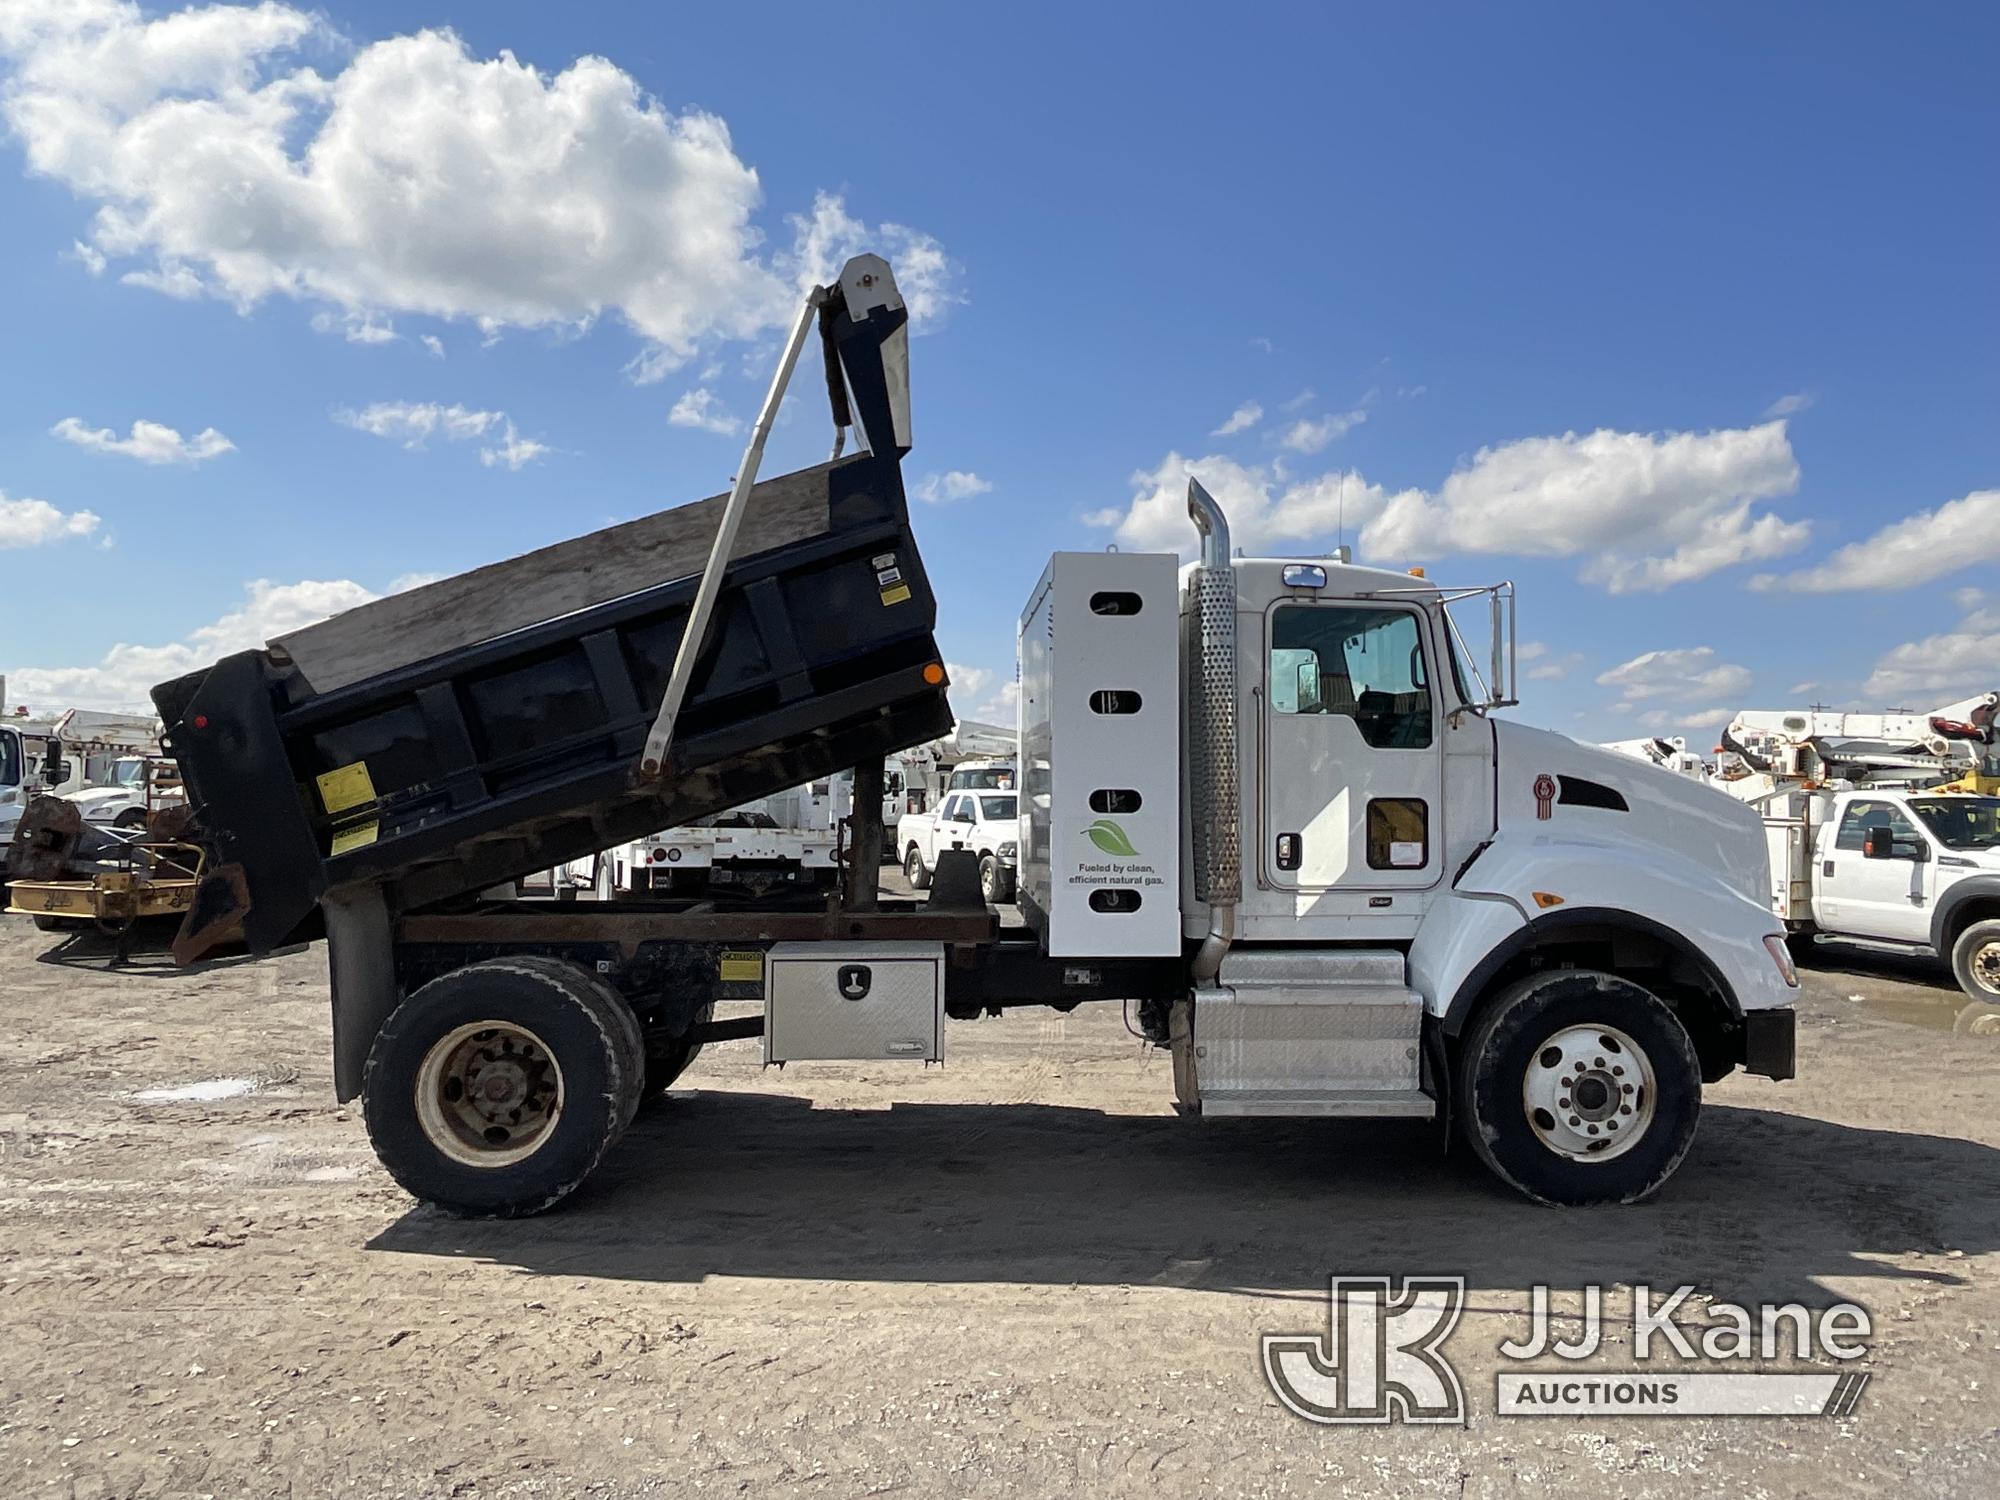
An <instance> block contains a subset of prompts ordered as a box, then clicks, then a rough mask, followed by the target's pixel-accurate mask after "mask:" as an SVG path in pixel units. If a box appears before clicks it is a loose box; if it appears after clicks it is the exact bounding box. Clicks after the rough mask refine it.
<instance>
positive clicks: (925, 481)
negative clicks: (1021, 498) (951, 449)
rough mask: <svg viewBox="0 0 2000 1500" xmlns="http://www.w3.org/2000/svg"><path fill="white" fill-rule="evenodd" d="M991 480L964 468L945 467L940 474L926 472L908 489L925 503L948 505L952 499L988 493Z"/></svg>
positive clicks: (963, 498) (991, 485) (964, 498)
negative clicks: (914, 485)
mask: <svg viewBox="0 0 2000 1500" xmlns="http://www.w3.org/2000/svg"><path fill="white" fill-rule="evenodd" d="M992 489H993V483H992V481H991V480H987V479H981V478H980V477H979V476H978V475H977V474H972V473H968V472H967V471H966V470H964V469H947V470H945V472H944V473H942V474H926V475H924V477H923V478H922V479H919V480H918V481H917V483H916V487H915V488H914V489H912V490H911V491H910V493H911V494H913V495H915V496H916V497H917V498H918V499H919V500H921V501H923V502H924V503H925V504H926V505H949V504H951V502H952V501H954V500H970V499H971V498H972V497H973V496H974V495H985V494H990V493H991V492H992Z"/></svg>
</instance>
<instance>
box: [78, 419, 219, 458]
mask: <svg viewBox="0 0 2000 1500" xmlns="http://www.w3.org/2000/svg"><path fill="white" fill-rule="evenodd" d="M49 435H50V436H51V437H59V438H61V439H62V440H63V441H64V442H66V443H75V444H76V445H77V446H78V447H79V448H89V449H92V450H93V451H95V452H98V453H122V454H123V455H124V456H125V457H127V458H136V459H138V460H139V462H141V463H145V464H198V463H203V462H206V461H207V460H208V459H211V458H220V457H221V456H222V455H223V454H225V453H228V452H231V451H232V450H234V448H235V447H236V445H235V444H234V443H232V442H230V441H229V439H228V438H226V437H224V436H223V435H222V434H221V433H219V432H217V431H216V430H215V429H214V428H213V427H204V428H203V429H202V430H201V431H200V432H197V433H196V434H195V435H194V436H193V437H190V438H184V437H182V436H181V435H180V433H179V432H178V431H177V430H175V429H174V428H172V427H168V426H166V425H164V424H163V423H159V422H148V421H145V420H143V419H141V420H139V421H136V422H134V423H133V424H132V430H131V432H130V433H129V434H128V435H127V436H125V437H122V438H121V437H120V436H118V434H117V432H116V431H115V430H113V429H112V428H109V427H86V426H85V425H84V424H83V421H82V419H81V418H79V417H64V418H63V419H62V420H61V421H60V422H58V423H56V425H55V426H53V427H51V428H50V429H49Z"/></svg>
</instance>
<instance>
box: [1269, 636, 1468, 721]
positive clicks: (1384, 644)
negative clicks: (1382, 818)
mask: <svg viewBox="0 0 2000 1500" xmlns="http://www.w3.org/2000/svg"><path fill="white" fill-rule="evenodd" d="M1270 694H1271V709H1272V712H1274V713H1281V714H1339V715H1341V716H1343V717H1345V718H1349V719H1352V720H1353V721H1354V724H1355V727H1356V728H1357V729H1359V730H1360V731H1361V738H1362V739H1363V740H1364V741H1366V742H1367V743H1368V744H1369V745H1371V746H1373V747H1374V748H1375V749H1377V750H1422V749H1425V748H1427V747H1428V746H1429V745H1430V743H1431V730H1432V725H1431V687H1430V671H1429V663H1428V662H1427V661H1426V660H1425V658H1424V647H1423V633H1422V631H1421V629H1420V628H1419V626H1418V623H1417V616H1416V615H1415V614H1414V613H1413V612H1412V611H1410V610H1407V609H1367V608H1359V607H1354V606H1349V605H1340V604H1286V605H1281V606H1280V607H1279V608H1278V609H1276V610H1274V611H1273V612H1272V615H1271V665H1270Z"/></svg>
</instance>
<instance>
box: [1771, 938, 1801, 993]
mask: <svg viewBox="0 0 2000 1500" xmlns="http://www.w3.org/2000/svg"><path fill="white" fill-rule="evenodd" d="M1764 948H1765V950H1766V951H1767V952H1769V953H1770V955H1771V962H1772V963H1774V964H1776V965H1777V966H1778V973H1779V974H1780V975H1782V976H1783V978H1784V981H1785V983H1786V984H1787V985H1788V986H1789V987H1791V988H1792V989H1797V988H1798V987H1799V971H1798V967H1797V966H1796V965H1795V964H1793V962H1792V950H1791V949H1790V948H1787V947H1786V946H1785V935H1784V934H1783V933H1782V932H1774V933H1772V934H1771V935H1770V936H1769V937H1767V938H1765V939H1764Z"/></svg>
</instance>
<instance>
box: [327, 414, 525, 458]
mask: <svg viewBox="0 0 2000 1500" xmlns="http://www.w3.org/2000/svg"><path fill="white" fill-rule="evenodd" d="M333 419H334V421H336V422H338V423H340V424H341V426H343V427H352V428H353V429H354V430H355V431H356V432H365V433H368V434H369V435H370V436H372V437H379V438H387V439H389V440H390V441H392V442H398V443H401V444H402V445H403V446H404V447H405V448H409V449H412V450H415V449H418V448H421V447H423V446H424V444H425V443H426V442H428V441H429V440H430V439H431V438H433V437H441V438H443V439H444V440H445V441H446V442H448V443H463V442H470V441H473V440H475V439H483V438H486V437H487V436H488V435H489V434H490V435H491V436H492V439H493V440H492V442H490V443H488V444H487V445H486V446H484V447H482V448H481V449H480V450H479V461H480V462H481V463H482V464H484V465H486V466H487V467H488V468H495V467H498V468H504V469H517V470H518V469H520V468H522V467H524V466H525V465H527V464H530V463H533V462H534V461H535V460H536V459H538V458H540V457H541V456H542V455H543V454H544V453H549V452H553V451H554V450H553V449H551V448H550V447H549V445H548V444H546V443H538V442H536V441H534V440H533V439H532V438H524V437H522V436H521V434H520V432H519V431H518V430H517V429H516V428H515V426H514V421H513V418H511V417H509V416H508V415H507V413H505V412H504V411H474V410H472V409H471V408H469V407H464V406H459V405H457V404H456V403H454V404H453V405H451V406H446V405H444V404H442V403H441V402H437V401H377V402H375V403H374V404H373V405H372V406H365V407H363V408H362V409H361V410H359V411H350V410H347V409H345V408H342V409H340V410H337V411H335V412H334V414H333Z"/></svg>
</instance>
